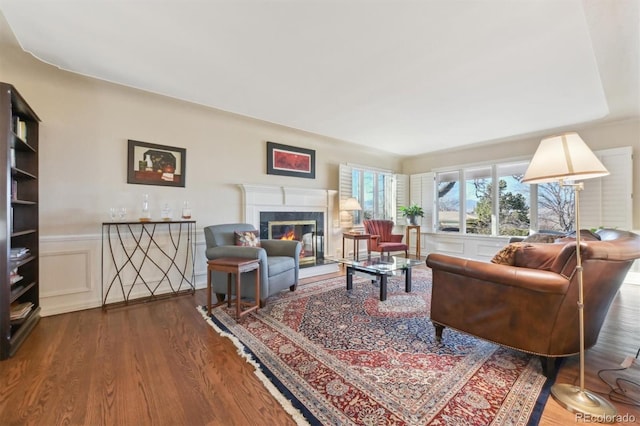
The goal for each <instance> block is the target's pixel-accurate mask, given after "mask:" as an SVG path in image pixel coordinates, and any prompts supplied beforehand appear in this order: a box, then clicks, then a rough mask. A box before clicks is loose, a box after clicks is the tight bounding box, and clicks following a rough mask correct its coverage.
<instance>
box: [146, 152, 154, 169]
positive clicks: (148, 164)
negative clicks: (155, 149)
mask: <svg viewBox="0 0 640 426" xmlns="http://www.w3.org/2000/svg"><path fill="white" fill-rule="evenodd" d="M144 161H145V163H147V171H148V172H149V171H152V170H153V162H152V161H151V155H150V154H147V155H146V156H145V157H144Z"/></svg>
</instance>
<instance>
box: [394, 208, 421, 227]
mask: <svg viewBox="0 0 640 426" xmlns="http://www.w3.org/2000/svg"><path fill="white" fill-rule="evenodd" d="M400 212H402V216H404V217H406V218H407V222H408V223H409V225H417V224H418V221H417V220H416V218H417V217H418V216H420V217H424V210H423V209H422V207H420V206H419V205H417V204H411V205H410V206H409V207H406V206H400Z"/></svg>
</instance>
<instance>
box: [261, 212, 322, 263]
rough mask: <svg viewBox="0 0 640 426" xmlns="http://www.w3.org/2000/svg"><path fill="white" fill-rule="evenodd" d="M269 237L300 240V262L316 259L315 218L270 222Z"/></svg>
mask: <svg viewBox="0 0 640 426" xmlns="http://www.w3.org/2000/svg"><path fill="white" fill-rule="evenodd" d="M268 237H269V239H270V240H271V239H273V240H295V241H300V243H301V244H302V250H301V251H300V263H310V262H315V261H316V251H317V247H316V244H315V241H314V240H315V238H316V222H315V221H314V220H287V221H270V222H269V236H268Z"/></svg>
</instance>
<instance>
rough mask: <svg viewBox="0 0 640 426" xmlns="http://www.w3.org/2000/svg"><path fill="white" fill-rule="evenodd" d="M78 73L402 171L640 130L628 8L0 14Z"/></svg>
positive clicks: (236, 2)
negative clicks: (430, 162) (455, 155)
mask: <svg viewBox="0 0 640 426" xmlns="http://www.w3.org/2000/svg"><path fill="white" fill-rule="evenodd" d="M0 10H1V11H2V13H3V14H4V16H5V18H6V19H7V21H8V23H9V25H10V27H11V29H12V30H13V32H14V34H15V35H16V38H17V39H18V41H19V43H20V44H21V46H22V47H23V48H24V50H26V51H28V52H31V53H32V54H33V55H34V56H36V57H37V58H39V59H41V60H43V61H45V62H48V63H50V64H53V65H55V66H58V67H60V68H62V69H65V70H68V71H72V72H75V73H79V74H83V75H87V76H91V77H96V78H99V79H103V80H107V81H111V82H115V83H119V84H123V85H126V86H131V87H135V88H139V89H143V90H147V91H150V92H154V93H159V94H163V95H167V96H171V97H174V98H179V99H183V100H187V101H191V102H195V103H199V104H202V105H207V106H211V107H215V108H219V109H222V110H225V111H230V112H235V113H238V114H242V115H245V116H249V117H254V118H258V119H262V120H266V121H269V122H273V123H278V124H282V125H285V126H289V127H293V128H297V129H302V130H305V131H309V132H314V133H318V134H322V135H325V136H330V137H333V138H337V139H341V140H344V141H349V142H354V143H357V144H363V145H367V146H371V147H376V148H379V149H382V150H386V151H389V152H392V153H396V154H400V155H415V154H420V153H426V152H431V151H436V150H441V149H445V148H451V147H457V146H462V145H466V144H471V143H479V142H484V141H491V140H499V139H504V138H509V137H515V136H520V135H526V134H534V133H539V132H544V131H551V130H552V129H557V128H563V127H567V126H574V125H579V124H580V123H585V122H589V121H593V120H599V119H606V120H614V119H620V118H626V117H629V116H638V115H640V106H639V104H640V83H639V75H640V69H639V67H638V62H639V60H638V58H639V56H640V55H639V53H640V35H639V34H640V32H639V31H640V30H639V20H640V12H639V7H638V1H637V0H615V1H612V0H422V1H403V0H396V1H391V0H388V1H366V0H339V1H338V0H336V1H320V0H279V1H278V0H271V1H268V0H210V1H205V0H201V1H196V0H128V1H127V0H111V1H109V0H101V1H99V0H94V1H90V0H65V1H63V0H0Z"/></svg>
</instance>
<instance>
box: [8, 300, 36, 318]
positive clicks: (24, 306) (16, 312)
mask: <svg viewBox="0 0 640 426" xmlns="http://www.w3.org/2000/svg"><path fill="white" fill-rule="evenodd" d="M31 309H33V303H31V302H24V303H15V304H12V305H11V314H10V315H11V320H12V321H13V320H19V319H22V318H25V317H26V316H27V315H29V312H31Z"/></svg>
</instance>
